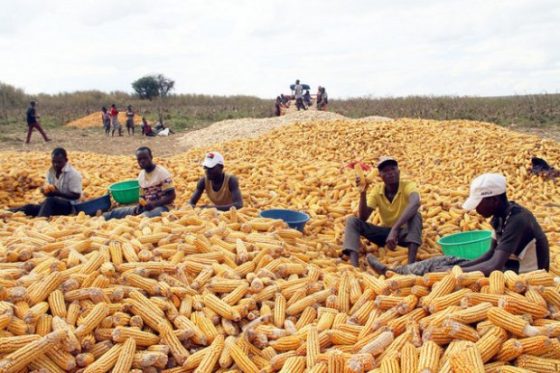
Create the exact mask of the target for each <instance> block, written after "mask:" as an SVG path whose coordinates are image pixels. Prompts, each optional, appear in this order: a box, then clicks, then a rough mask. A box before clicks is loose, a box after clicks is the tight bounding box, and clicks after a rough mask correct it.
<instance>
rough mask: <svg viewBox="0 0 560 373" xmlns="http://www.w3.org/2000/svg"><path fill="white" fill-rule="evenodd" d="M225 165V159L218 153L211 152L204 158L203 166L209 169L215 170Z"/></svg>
mask: <svg viewBox="0 0 560 373" xmlns="http://www.w3.org/2000/svg"><path fill="white" fill-rule="evenodd" d="M218 164H221V165H222V166H223V165H224V157H223V156H222V155H221V154H220V153H218V152H210V153H208V154H206V157H204V161H203V162H202V165H203V166H204V167H207V168H214V167H215V166H216V165H218Z"/></svg>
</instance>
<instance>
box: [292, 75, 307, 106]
mask: <svg viewBox="0 0 560 373" xmlns="http://www.w3.org/2000/svg"><path fill="white" fill-rule="evenodd" d="M294 96H295V97H296V108H297V109H298V111H299V110H300V109H303V110H306V107H305V105H304V103H303V86H302V85H301V84H299V79H297V80H296V85H295V86H294Z"/></svg>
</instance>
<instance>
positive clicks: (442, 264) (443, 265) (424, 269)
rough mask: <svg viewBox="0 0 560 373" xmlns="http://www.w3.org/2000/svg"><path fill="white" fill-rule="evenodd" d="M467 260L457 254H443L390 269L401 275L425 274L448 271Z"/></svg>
mask: <svg viewBox="0 0 560 373" xmlns="http://www.w3.org/2000/svg"><path fill="white" fill-rule="evenodd" d="M467 261H468V260H467V259H462V258H457V257H455V256H445V255H442V256H435V257H433V258H430V259H426V260H422V261H421V262H416V263H412V264H407V265H404V266H398V267H395V268H391V269H390V270H391V271H393V272H396V273H399V274H401V275H417V276H423V275H424V274H426V273H428V272H438V271H446V270H448V269H451V268H453V266H455V265H460V264H462V263H465V262H467Z"/></svg>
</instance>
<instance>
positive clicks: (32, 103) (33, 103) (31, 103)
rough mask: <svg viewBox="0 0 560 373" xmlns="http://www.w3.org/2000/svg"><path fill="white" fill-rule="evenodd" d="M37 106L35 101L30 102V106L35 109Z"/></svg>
mask: <svg viewBox="0 0 560 373" xmlns="http://www.w3.org/2000/svg"><path fill="white" fill-rule="evenodd" d="M36 104H37V102H35V101H31V102H29V105H31V106H33V107H35V105H36Z"/></svg>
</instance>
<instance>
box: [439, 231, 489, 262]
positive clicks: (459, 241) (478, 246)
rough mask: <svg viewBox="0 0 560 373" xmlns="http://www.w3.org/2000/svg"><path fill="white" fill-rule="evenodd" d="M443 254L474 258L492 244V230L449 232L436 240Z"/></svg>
mask: <svg viewBox="0 0 560 373" xmlns="http://www.w3.org/2000/svg"><path fill="white" fill-rule="evenodd" d="M438 244H440V246H441V250H442V251H443V253H444V254H445V255H449V256H456V257H459V258H465V259H476V258H478V257H479V256H481V255H482V254H484V253H486V252H487V251H488V250H489V249H490V246H491V244H492V231H467V232H460V233H454V234H450V235H448V236H445V237H442V238H440V239H439V240H438Z"/></svg>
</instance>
